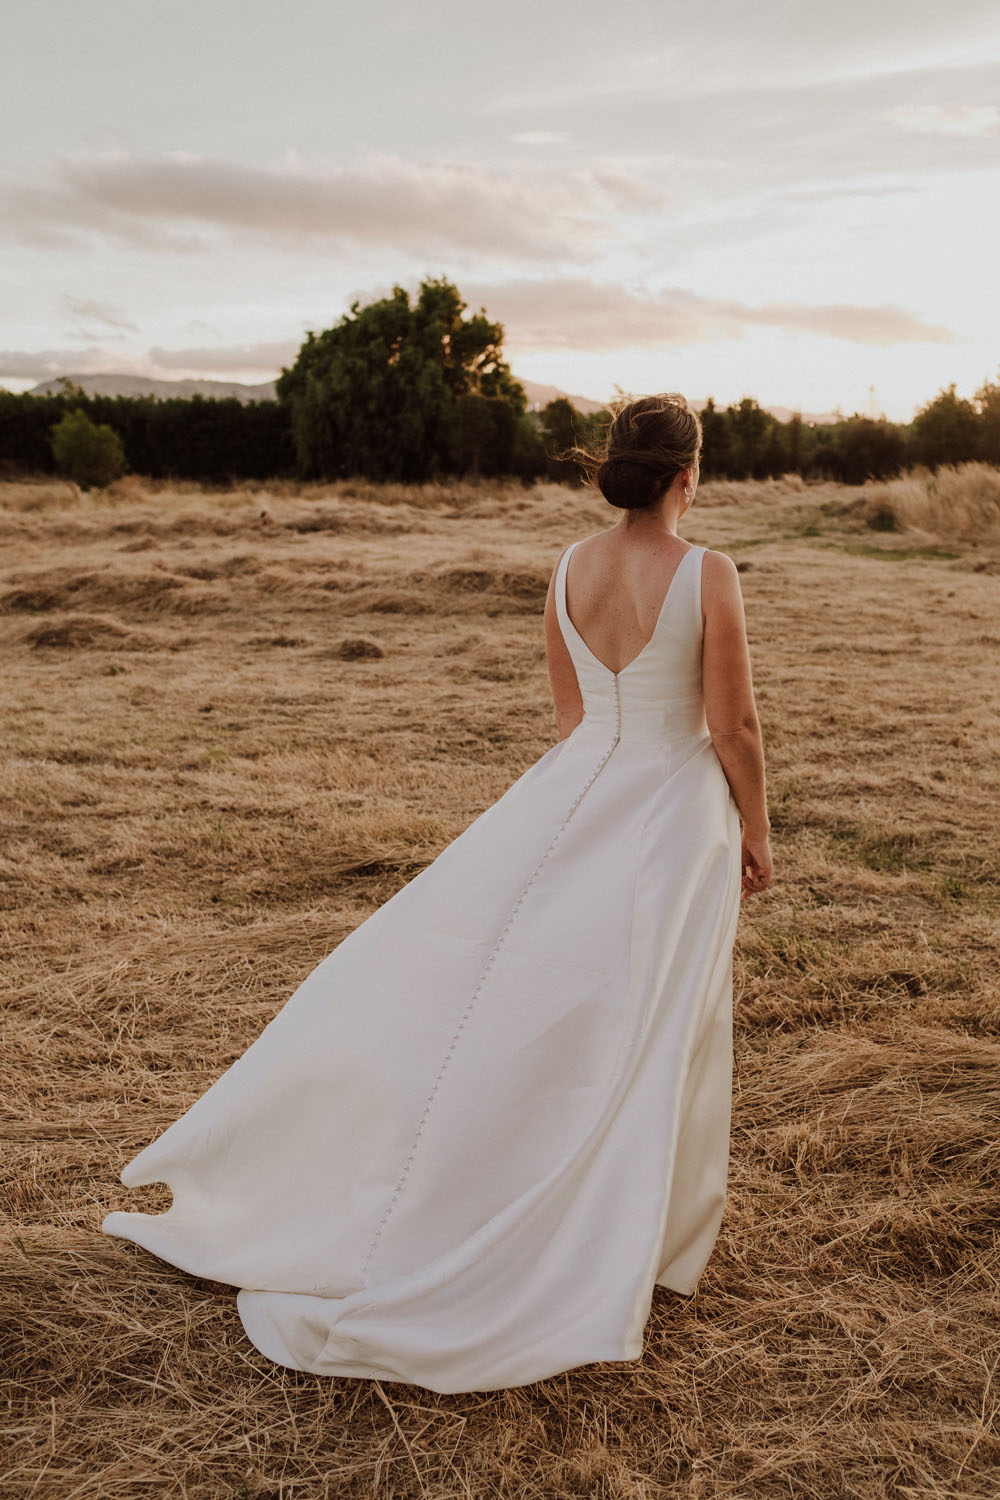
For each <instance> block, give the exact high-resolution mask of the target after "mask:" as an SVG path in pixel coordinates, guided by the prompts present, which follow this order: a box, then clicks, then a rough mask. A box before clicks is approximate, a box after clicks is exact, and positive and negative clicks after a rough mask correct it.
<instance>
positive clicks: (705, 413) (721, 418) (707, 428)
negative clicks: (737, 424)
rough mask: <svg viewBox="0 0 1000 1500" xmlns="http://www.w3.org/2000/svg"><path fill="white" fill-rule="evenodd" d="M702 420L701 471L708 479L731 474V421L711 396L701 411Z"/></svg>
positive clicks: (726, 476)
mask: <svg viewBox="0 0 1000 1500" xmlns="http://www.w3.org/2000/svg"><path fill="white" fill-rule="evenodd" d="M699 420H700V421H701V472H702V474H703V475H704V477H705V478H706V479H721V478H728V476H729V423H728V422H727V420H726V416H725V413H724V412H721V411H719V409H718V407H717V406H716V404H715V398H714V396H709V398H708V400H707V401H706V402H705V405H704V406H703V407H702V409H701V411H700V413H699Z"/></svg>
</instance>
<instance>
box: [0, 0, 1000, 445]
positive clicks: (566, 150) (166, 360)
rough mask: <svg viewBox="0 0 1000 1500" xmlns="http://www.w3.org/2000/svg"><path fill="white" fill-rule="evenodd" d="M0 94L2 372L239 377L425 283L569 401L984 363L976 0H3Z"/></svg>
mask: <svg viewBox="0 0 1000 1500" xmlns="http://www.w3.org/2000/svg"><path fill="white" fill-rule="evenodd" d="M0 84H2V87H0V117H2V119H3V125H4V143H5V150H4V153H3V163H2V167H0V238H2V257H0V311H2V333H0V344H2V350H0V383H2V384H3V385H5V386H7V387H8V389H11V390H24V389H27V388H28V387H29V386H30V385H32V384H34V383H35V382H36V381H38V380H42V379H45V378H48V377H50V376H52V375H57V374H62V373H67V372H75V373H81V374H82V373H92V372H96V371H112V370H114V371H126V372H132V373H142V374H154V375H158V376H160V377H166V378H176V377H180V376H183V375H193V376H201V377H216V378H220V379H227V380H245V381H259V380H265V379H269V378H271V377H273V376H274V375H275V374H276V373H277V372H278V370H279V369H280V367H281V365H282V364H284V363H290V362H291V361H292V360H293V358H294V355H295V351H296V349H297V348H298V345H299V343H300V342H301V340H302V337H303V333H304V331H305V330H306V329H310V328H311V329H315V330H319V329H322V328H326V327H329V326H330V325H331V324H332V323H334V322H335V321H336V320H337V319H338V318H339V317H340V315H341V314H342V313H343V312H344V311H345V310H346V309H347V307H348V305H349V303H350V302H351V301H352V300H353V299H355V298H360V299H362V300H368V299H369V298H370V297H372V296H375V295H383V294H385V293H387V292H388V291H389V289H390V288H391V287H392V285H393V283H397V282H398V283H401V284H402V285H404V286H407V287H410V288H415V287H416V286H417V284H418V283H419V281H420V279H421V278H422V277H424V276H428V275H430V276H441V275H444V276H447V277H448V278H449V279H451V280H453V281H454V282H456V284H457V285H458V287H459V290H460V291H461V293H462V295H463V297H464V298H465V300H466V301H467V302H468V303H469V305H470V307H471V308H478V307H479V306H480V305H484V306H485V307H486V310H487V312H488V313H489V314H490V315H491V316H492V317H494V318H497V319H499V320H500V321H501V322H502V323H503V324H504V326H505V328H506V331H507V354H508V358H509V359H510V362H511V365H512V366H513V369H514V370H515V372H516V373H517V374H518V375H520V376H522V377H524V378H527V379H531V380H537V381H542V382H545V383H551V384H555V385H559V386H561V387H562V388H564V389H566V390H569V391H571V392H574V393H579V394H583V395H587V396H591V397H594V398H596V399H599V400H603V399H605V398H606V397H608V396H610V395H612V394H613V392H614V388H615V387H616V386H618V387H621V388H623V389H624V390H626V391H629V392H632V393H640V392H645V391H651V390H680V391H683V392H685V393H686V394H687V395H688V396H690V397H691V398H693V399H695V400H702V399H704V398H705V397H706V396H709V395H713V396H714V397H715V398H716V400H717V401H718V402H720V403H723V404H724V403H727V402H729V401H735V400H738V399H739V398H740V397H741V396H744V395H752V396H755V397H756V398H757V399H758V400H759V401H761V402H762V403H763V404H764V405H779V404H780V405H784V406H788V407H792V408H796V407H797V408H800V409H804V410H806V411H811V412H827V411H832V410H834V409H835V408H839V409H841V410H842V411H843V412H844V413H850V412H852V411H855V410H857V411H869V412H871V413H872V414H878V413H880V412H884V413H885V414H886V415H887V416H889V417H890V418H892V419H893V420H897V421H907V420H909V418H910V417H911V416H912V414H913V412H914V410H915V408H916V407H918V406H920V405H922V404H923V403H925V402H926V401H927V400H929V399H930V398H931V397H933V396H934V395H935V394H936V392H937V391H938V390H939V389H941V388H943V387H944V386H946V385H948V384H950V383H951V382H955V384H956V385H957V387H958V391H959V394H961V395H966V396H971V395H972V394H973V392H974V390H975V389H976V387H977V386H978V385H980V384H981V383H982V382H983V381H984V380H986V379H989V378H992V379H996V378H997V377H998V371H1000V311H998V308H1000V300H998V295H997V283H998V273H997V266H998V264H1000V5H998V4H997V3H996V0H955V3H953V4H951V5H948V6H939V5H929V4H921V3H919V0H917V3H914V0H865V3H859V0H841V3H840V4H838V5H836V6H831V5H829V4H822V5H821V4H816V3H811V0H754V3H752V4H751V3H746V0H704V3H700V4H690V3H686V0H684V3H677V4H670V3H665V0H657V3H639V0H618V3H617V4H613V5H611V4H608V3H606V0H601V3H595V0H575V3H572V4H569V3H564V0H533V3H527V0H506V3H505V4H504V5H502V6H490V7H485V6H476V5H469V4H467V3H462V4H460V3H458V0H380V3H379V4H378V5H368V6H365V5H357V4H351V5H347V4H342V3H331V0H321V3H314V0H289V3H288V4H286V5H285V6H283V7H279V6H277V5H275V4H273V3H263V0H238V3H237V0H198V3H197V4H195V3H193V0H173V3H172V4H170V5H163V4H161V3H157V4H153V3H151V0H88V3H87V4H86V5H81V4H79V3H77V0H32V4H31V5H30V6H29V5H22V6H19V7H16V9H15V10H12V11H11V12H10V14H9V16H8V19H7V23H6V26H5V38H4V48H3V57H2V59H0ZM872 387H874V393H873V392H872V390H871V388H872Z"/></svg>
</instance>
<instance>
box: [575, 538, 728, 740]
mask: <svg viewBox="0 0 1000 1500" xmlns="http://www.w3.org/2000/svg"><path fill="white" fill-rule="evenodd" d="M581 540H582V538H581ZM577 546H579V542H573V543H572V545H571V546H569V547H567V549H566V551H565V552H564V553H563V556H562V558H561V560H560V563H559V568H558V572H557V575H556V614H557V617H558V620H559V628H560V630H561V631H562V635H563V639H564V641H565V642H566V648H567V650H568V651H569V654H570V657H571V658H572V661H573V666H574V668H575V669H576V675H577V681H578V682H579V685H580V692H581V694H582V697H583V707H584V718H583V721H582V723H581V725H580V726H578V730H580V731H582V732H583V733H587V732H588V731H589V730H590V729H599V730H601V731H603V730H605V729H606V728H607V727H608V726H609V725H610V724H611V723H612V722H613V721H614V722H617V723H618V725H619V728H620V731H621V733H622V736H623V737H624V738H626V739H630V738H636V737H639V738H643V739H646V738H649V737H650V736H652V737H654V738H657V739H659V740H661V741H663V742H669V743H671V744H680V743H683V742H689V741H690V740H691V738H692V737H693V738H696V739H699V740H700V739H701V738H703V737H704V735H705V732H706V731H705V715H704V702H703V699H702V690H701V642H702V618H701V571H702V570H701V560H702V558H703V557H704V555H705V550H706V549H705V548H704V547H691V548H690V549H689V551H688V552H686V553H685V554H684V556H683V557H682V558H681V560H680V562H679V563H678V565H677V567H676V568H675V570H674V574H673V577H672V578H671V580H670V584H669V586H668V588H667V592H666V594H665V595H664V598H663V603H662V604H661V606H660V612H659V614H658V616H657V619H656V624H655V625H654V627H653V632H652V635H651V636H650V637H649V639H648V640H647V642H646V644H645V645H644V646H643V647H642V650H641V651H639V652H638V653H637V654H636V655H635V656H634V657H633V658H632V660H631V661H630V662H629V663H628V664H627V665H626V666H624V667H622V669H621V670H620V671H618V672H614V671H612V669H611V668H610V667H608V666H606V665H605V663H604V662H602V661H601V660H600V658H599V657H598V656H596V655H595V654H594V652H593V651H592V650H591V648H590V647H589V646H588V645H587V642H586V641H585V640H584V638H583V636H582V635H581V634H580V632H579V631H578V630H577V628H576V626H575V625H574V624H573V621H572V620H571V619H570V616H569V609H568V607H567V603H566V573H567V569H568V565H569V559H570V557H571V556H572V553H573V551H574V549H575V548H576V547H577Z"/></svg>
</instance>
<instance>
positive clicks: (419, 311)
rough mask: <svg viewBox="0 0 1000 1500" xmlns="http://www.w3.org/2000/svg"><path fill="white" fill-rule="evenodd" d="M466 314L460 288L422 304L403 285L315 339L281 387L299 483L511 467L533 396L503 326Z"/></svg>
mask: <svg viewBox="0 0 1000 1500" xmlns="http://www.w3.org/2000/svg"><path fill="white" fill-rule="evenodd" d="M465 311H466V304H465V303H464V302H463V301H462V298H461V297H460V296H459V293H458V289H457V287H455V286H453V285H452V284H451V283H450V282H449V281H446V280H444V279H439V280H427V281H424V282H423V283H422V284H421V287H420V291H419V294H418V295H417V298H416V300H415V301H414V302H413V303H411V301H410V297H409V295H408V294H407V292H406V291H405V290H404V289H403V288H402V287H399V286H397V287H394V288H393V291H392V295H391V296H389V297H384V298H382V299H380V300H379V301H377V302H371V303H369V304H368V305H367V306H364V307H362V306H361V304H360V303H358V302H354V303H352V305H351V309H350V311H349V312H348V313H346V314H345V315H344V316H343V317H342V318H341V319H340V321H339V323H337V324H335V326H334V327H333V328H329V329H327V330H326V332H325V333H320V334H315V333H309V334H307V336H306V341H305V343H304V344H303V345H302V347H301V349H300V350H299V353H298V357H297V359H296V361H295V364H294V365H293V366H292V367H291V369H285V370H283V371H282V373H281V376H280V377H279V379H278V382H277V392H278V399H279V401H281V402H282V403H284V404H285V405H286V406H287V407H288V408H289V410H290V413H291V421H292V433H293V437H294V441H295V451H296V457H297V462H298V471H299V474H300V476H301V477H302V478H335V477H343V476H348V475H353V474H358V475H365V476H367V477H368V478H371V479H397V480H422V479H428V478H430V477H431V476H432V475H434V474H436V473H440V472H449V471H451V472H454V471H462V470H466V469H468V468H474V469H486V470H487V471H491V472H499V471H501V470H503V469H504V468H505V467H507V466H508V460H509V457H510V449H511V448H512V445H513V443H514V438H515V432H516V425H517V423H516V419H517V418H520V417H521V416H522V415H523V413H524V410H525V405H526V403H525V396H524V391H523V389H522V387H521V386H520V385H519V384H518V383H517V381H516V380H515V379H514V377H513V376H512V375H511V372H510V369H509V367H508V365H507V364H506V362H505V361H504V359H503V356H502V350H503V328H502V327H501V325H500V324H499V323H493V322H491V321H490V320H489V318H487V316H486V313H485V309H480V311H479V312H478V313H475V314H473V315H472V316H471V317H465V316H463V314H464V313H465ZM512 416H513V418H514V419H515V420H514V421H511V417H512Z"/></svg>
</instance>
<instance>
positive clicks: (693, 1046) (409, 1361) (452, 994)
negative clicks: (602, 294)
mask: <svg viewBox="0 0 1000 1500" xmlns="http://www.w3.org/2000/svg"><path fill="white" fill-rule="evenodd" d="M700 444H701V429H700V424H699V422H698V418H697V416H696V415H695V414H694V412H693V411H691V409H690V408H689V407H688V405H687V403H686V402H685V401H684V399H683V397H680V396H676V395H667V396H655V397H647V398H644V399H643V400H641V401H635V402H632V403H630V404H629V405H627V406H625V407H624V408H623V409H622V410H621V411H620V412H619V413H618V415H617V417H616V418H615V421H614V423H613V425H612V427H611V429H610V433H609V439H608V446H607V452H606V454H605V455H603V457H602V461H601V462H600V463H599V464H597V461H596V460H591V459H590V458H589V456H588V455H583V461H584V463H585V464H586V465H589V466H590V467H591V469H592V471H593V472H594V473H595V477H596V481H597V483H598V485H599V486H600V488H601V491H602V493H603V494H604V495H605V497H606V499H607V500H608V501H609V502H610V503H611V504H612V505H614V506H617V507H619V508H621V509H622V510H623V511H624V512H625V514H624V515H623V517H622V519H621V521H620V522H619V524H618V525H617V526H616V527H614V528H612V529H611V530H610V531H608V532H606V533H598V534H596V535H594V536H591V537H586V538H583V539H581V540H580V541H577V542H574V543H572V545H571V546H569V547H568V548H566V549H565V550H564V551H563V553H562V554H561V556H560V558H559V560H558V562H557V564H556V567H555V570H554V573H553V577H552V582H551V585H550V589H549V594H548V599H547V601H546V606H545V629H546V642H547V651H548V660H549V666H550V672H551V679H552V689H553V695H554V700H555V710H556V719H557V725H558V729H559V732H560V735H561V738H560V739H559V741H558V742H557V743H556V744H555V745H553V746H552V747H551V748H550V749H549V750H547V751H546V752H545V754H544V755H542V757H541V758H540V759H539V760H538V761H536V762H535V764H534V765H532V766H531V767H529V769H528V770H527V771H525V772H524V774H523V775H522V776H520V777H519V778H518V779H517V781H515V782H514V783H513V785H512V786H511V787H509V788H508V790H507V791H506V792H505V793H504V795H503V796H502V797H501V798H500V799H499V800H498V801H497V802H495V803H494V804H493V805H492V806H491V807H489V808H487V809H486V811H485V812H483V813H482V814H481V815H480V816H479V817H478V818H476V819H475V821H474V822H473V823H471V824H470V825H469V827H468V828H466V830H465V831H464V832H463V833H462V834H460V835H459V836H458V838H456V839H455V840H454V841H453V842H452V843H451V844H449V845H448V847H447V848H446V849H444V850H443V851H442V853H441V854H440V855H438V857H437V859H435V860H434V861H433V863H432V864H430V865H428V866H427V867H426V869H424V870H422V871H421V872H420V874H419V875H417V876H416V877H415V879H413V880H411V881H410V882H409V884H408V885H406V886H404V887H403V888H402V889H401V890H400V891H398V892H397V893H396V895H395V896H393V897H392V898H391V900H389V901H387V902H386V903H385V904H384V905H383V906H382V907H380V908H379V910H378V911H376V912H374V913H373V914H372V916H370V917H369V918H368V919H367V920H366V921H365V922H363V923H362V924H361V925H360V927H358V928H356V929H355V931H354V932H352V933H351V934H350V936H349V937H348V938H346V939H345V940H344V941H343V942H342V943H341V944H340V945H339V947H337V948H336V949H334V951H333V952H332V953H330V954H329V955H328V956H327V957H326V958H325V959H324V960H323V961H322V962H321V963H320V964H319V965H318V966H317V967H316V968H315V969H314V970H313V972H312V973H311V974H309V975H308V976H307V977H306V979H305V980H304V981H303V982H302V984H301V985H300V986H299V988H298V989H297V990H296V991H295V993H294V994H293V995H292V997H291V998H290V999H289V1000H288V1002H287V1003H286V1004H285V1005H284V1007H283V1008H282V1009H281V1010H280V1011H279V1012H278V1014H277V1015H276V1016H275V1017H274V1019H273V1020H272V1021H271V1022H270V1023H269V1025H268V1026H266V1027H265V1028H264V1030H263V1032H262V1033H261V1034H260V1036H259V1037H258V1038H257V1040H256V1041H255V1042H254V1043H253V1044H252V1045H251V1046H250V1047H249V1048H248V1049H247V1051H246V1052H245V1053H244V1054H243V1056H242V1057H240V1058H239V1059H238V1060H237V1061H236V1062H235V1063H234V1064H233V1065H232V1066H231V1067H230V1068H229V1069H228V1070H227V1071H226V1072H225V1073H223V1075H222V1076H221V1077H220V1078H219V1079H217V1080H216V1082H215V1083H214V1084H212V1086H211V1087H210V1088H209V1089H208V1090H207V1091H206V1092H205V1093H204V1094H203V1095H202V1096H201V1098H200V1099H198V1100H196V1101H195V1103H194V1104H193V1105H192V1106H191V1107H190V1108H189V1109H188V1110H187V1112H186V1113H185V1114H184V1115H182V1116H181V1117H180V1119H178V1120H177V1121H175V1122H174V1123H173V1124H172V1125H171V1126H170V1127H169V1128H168V1129H167V1130H166V1131H164V1132H163V1134H162V1135H160V1136H159V1137H158V1138H157V1139H156V1140H154V1141H153V1142H152V1143H151V1144H150V1145H148V1146H147V1147H146V1148H145V1149H144V1150H143V1151H141V1152H140V1153H139V1154H138V1156H136V1157H134V1158H133V1159H132V1160H131V1161H130V1162H128V1163H127V1165H126V1166H125V1167H124V1168H123V1170H122V1172H121V1181H122V1182H123V1183H124V1184H125V1185H126V1186H128V1187H134V1186H138V1185H140V1184H143V1183H152V1182H165V1183H167V1184H168V1185H169V1187H170V1188H171V1189H172V1192H173V1202H172V1204H171V1207H170V1208H169V1209H168V1210H167V1212H166V1213H163V1214H155V1215H152V1214H142V1213H134V1212H125V1211H116V1212H113V1213H110V1214H108V1215H107V1216H106V1217H105V1219H104V1220H103V1223H102V1228H103V1229H104V1230H105V1232H106V1233H108V1234H112V1235H119V1236H121V1237H123V1238H128V1239H131V1240H134V1241H135V1242H136V1243H137V1244H139V1245H143V1246H145V1247H146V1248H147V1249H149V1250H151V1251H152V1252H153V1253H154V1254H155V1255H157V1256H159V1257H160V1258H161V1259H163V1260H167V1261H169V1262H171V1263H172V1264H174V1265H176V1266H179V1267H181V1268H182V1269H183V1270H186V1271H189V1272H191V1273H193V1274H195V1275H198V1276H203V1277H209V1278H211V1279H213V1280H216V1281H222V1282H226V1283H228V1284H230V1285H232V1286H236V1287H238V1288H239V1289H240V1290H239V1293H238V1296H237V1308H238V1310H239V1313H240V1317H241V1319H242V1322H243V1326H244V1328H245V1330H246V1332H247V1334H248V1336H249V1338H250V1340H251V1341H252V1343H253V1344H254V1345H255V1346H256V1347H257V1348H258V1349H259V1350H260V1351H261V1352H262V1353H263V1354H265V1355H266V1356H268V1357H269V1358H270V1359H272V1360H274V1361H276V1362H277V1363H279V1364H282V1365H286V1366H289V1367H291V1368H293V1369H300V1370H308V1371H311V1372H313V1373H316V1374H322V1375H342V1376H347V1377H354V1378H359V1377H366V1376H367V1377H374V1378H378V1379H385V1380H399V1381H404V1382H408V1383H411V1384H415V1385H419V1386H423V1387H425V1388H427V1389H429V1390H434V1391H479V1390H496V1389H502V1388H504V1387H507V1386H516V1385H524V1384H526V1383H528V1382H530V1381H534V1380H539V1379H542V1378H544V1377H546V1376H549V1375H554V1374H556V1373H558V1372H560V1371H562V1370H566V1369H570V1368H572V1367H574V1366H577V1365H581V1364H587V1363H590V1362H592V1361H595V1360H631V1359H636V1358H638V1356H639V1355H640V1354H641V1351H642V1337H643V1329H644V1326H645V1322H646V1319H647V1317H648V1313H649V1308H650V1303H651V1299H652V1293H653V1287H654V1285H656V1284H659V1285H662V1286H666V1287H670V1288H672V1289H673V1290H675V1291H677V1292H680V1293H685V1294H686V1293H690V1292H691V1291H693V1290H694V1287H695V1285H696V1283H697V1281H698V1278H699V1276H700V1275H701V1272H702V1270H703V1269H704V1266H705V1264H706V1262H707V1260H708V1257H709V1255H710V1253H711V1250H712V1246H713V1244H714V1241H715V1238H716V1235H717V1233H718V1227H719V1223H720V1220H721V1216H722V1210H723V1205H724V1201H725V1187H726V1171H727V1165H728V1151H729V1124H730V1098H731V1085H732V948H733V940H734V937H735V931H736V925H737V920H738V915H739V902H740V894H741V885H742V894H743V895H749V894H751V893H752V892H755V891H760V890H763V889H764V888H765V887H766V886H767V884H768V882H769V880H770V878H771V856H770V852H769V849H768V841H767V830H768V823H767V813H766V803H765V795H764V769H763V755H762V751H761V744H760V732H759V728H758V724H757V717H756V713H755V710H754V703H753V693H752V688H751V681H750V669H749V660H748V653H747V646H746V637H745V632H744V625H743V612H742V603H741V598H740V591H739V582H738V577H737V574H736V570H735V568H734V567H733V565H732V563H731V562H729V560H728V559H727V558H725V557H724V556H722V555H721V554H716V553H711V552H707V551H706V549H705V548H702V547H693V546H691V545H689V544H688V543H686V542H684V541H682V540H681V538H680V537H679V536H678V534H677V525H678V521H679V520H680V518H681V517H682V516H683V515H684V513H685V512H686V510H687V509H688V506H689V505H690V504H691V501H692V500H693V498H694V493H695V489H696V487H697V482H698V457H699V452H700ZM737 810H738V811H737ZM740 815H742V820H743V835H742V852H741V836H740Z"/></svg>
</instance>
